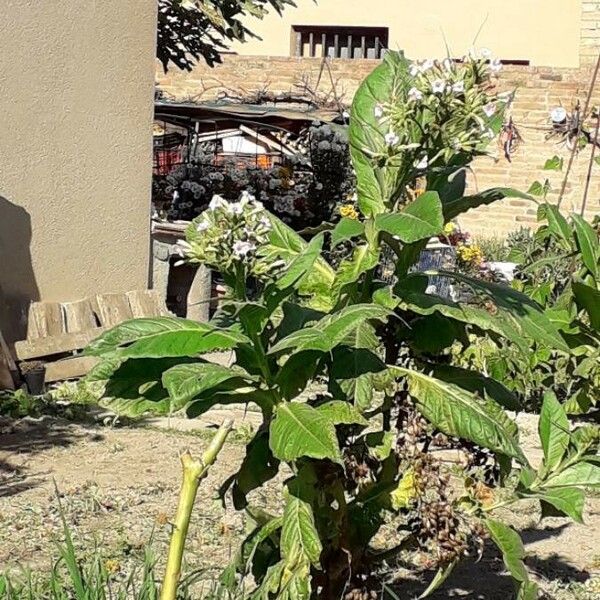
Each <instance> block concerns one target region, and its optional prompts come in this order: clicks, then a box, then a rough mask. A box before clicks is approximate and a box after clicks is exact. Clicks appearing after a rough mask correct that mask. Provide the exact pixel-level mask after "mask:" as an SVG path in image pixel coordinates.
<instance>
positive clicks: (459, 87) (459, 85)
mask: <svg viewBox="0 0 600 600" xmlns="http://www.w3.org/2000/svg"><path fill="white" fill-rule="evenodd" d="M452 91H453V92H454V93H455V94H463V93H464V91H465V82H464V81H457V82H456V83H454V84H452Z"/></svg>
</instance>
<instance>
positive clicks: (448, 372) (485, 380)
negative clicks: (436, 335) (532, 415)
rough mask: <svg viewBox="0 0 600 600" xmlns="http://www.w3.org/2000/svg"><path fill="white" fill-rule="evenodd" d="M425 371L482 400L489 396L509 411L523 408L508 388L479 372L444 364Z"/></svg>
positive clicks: (432, 366) (426, 368) (428, 365)
mask: <svg viewBox="0 0 600 600" xmlns="http://www.w3.org/2000/svg"><path fill="white" fill-rule="evenodd" d="M425 370H426V371H427V372H431V374H432V375H433V376H434V377H437V378H438V379H442V380H443V381H447V382H448V383H453V384H455V385H457V386H459V387H461V388H463V389H465V390H467V391H469V392H473V393H477V394H479V395H480V396H481V397H482V398H483V397H486V396H488V397H490V398H491V399H492V400H495V401H496V402H497V403H498V404H500V406H502V407H504V408H506V409H508V410H515V411H518V410H519V409H520V408H521V407H520V404H519V402H518V400H517V398H516V396H515V395H514V394H513V393H512V392H511V391H510V390H509V389H508V388H506V387H505V386H504V385H503V384H501V383H500V382H499V381H496V380H495V379H492V378H491V377H486V376H485V375H482V374H481V373H479V372H478V371H471V370H469V369H462V368H460V367H453V366H451V365H443V364H427V365H426V366H425Z"/></svg>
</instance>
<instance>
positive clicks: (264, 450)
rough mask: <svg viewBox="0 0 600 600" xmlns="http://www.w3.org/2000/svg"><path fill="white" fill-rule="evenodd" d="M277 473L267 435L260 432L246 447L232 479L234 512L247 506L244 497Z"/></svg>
mask: <svg viewBox="0 0 600 600" xmlns="http://www.w3.org/2000/svg"><path fill="white" fill-rule="evenodd" d="M278 472H279V460H277V459H276V458H275V457H274V456H273V452H272V451H271V448H270V447H269V433H268V431H266V430H260V431H259V432H258V433H257V434H256V435H255V436H254V438H252V440H251V441H250V443H249V444H248V445H247V446H246V456H245V457H244V460H243V461H242V466H241V467H240V470H239V471H238V472H237V473H236V474H235V476H234V477H233V489H232V496H233V504H234V506H235V509H236V510H242V509H243V508H245V507H246V506H247V505H248V501H247V499H246V496H247V495H248V494H249V493H250V492H251V491H253V490H256V489H258V488H260V487H262V485H263V484H265V483H266V482H267V481H270V480H271V479H273V477H275V476H276V475H277V473H278Z"/></svg>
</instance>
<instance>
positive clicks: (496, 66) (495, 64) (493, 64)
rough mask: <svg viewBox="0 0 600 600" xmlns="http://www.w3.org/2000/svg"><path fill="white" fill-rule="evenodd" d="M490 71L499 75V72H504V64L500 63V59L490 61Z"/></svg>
mask: <svg viewBox="0 0 600 600" xmlns="http://www.w3.org/2000/svg"><path fill="white" fill-rule="evenodd" d="M490 69H491V70H492V71H493V72H494V73H498V72H499V71H501V70H502V62H501V61H500V59H499V58H495V59H494V60H491V61H490Z"/></svg>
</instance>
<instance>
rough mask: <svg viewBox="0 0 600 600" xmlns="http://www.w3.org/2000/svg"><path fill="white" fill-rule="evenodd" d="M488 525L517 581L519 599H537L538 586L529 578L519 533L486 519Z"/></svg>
mask: <svg viewBox="0 0 600 600" xmlns="http://www.w3.org/2000/svg"><path fill="white" fill-rule="evenodd" d="M485 524H486V527H487V529H488V531H489V532H490V536H491V538H492V540H493V541H494V543H495V544H496V546H498V549H499V550H500V551H501V552H502V556H503V558H504V564H505V565H506V568H507V569H508V572H509V573H510V574H511V575H512V577H513V579H514V580H515V581H516V582H517V585H518V588H519V592H518V595H517V600H536V599H537V597H538V593H537V586H536V585H535V584H534V583H533V582H531V581H530V580H529V575H528V573H527V569H526V568H525V563H524V562H523V559H524V558H525V548H524V547H523V542H522V541H521V538H520V537H519V534H518V533H517V532H516V531H515V530H514V529H512V528H511V527H509V526H508V525H505V524H504V523H501V522H500V521H494V520H493V519H486V521H485Z"/></svg>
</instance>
